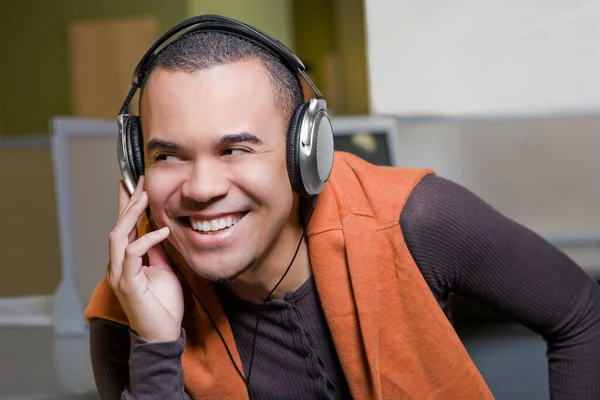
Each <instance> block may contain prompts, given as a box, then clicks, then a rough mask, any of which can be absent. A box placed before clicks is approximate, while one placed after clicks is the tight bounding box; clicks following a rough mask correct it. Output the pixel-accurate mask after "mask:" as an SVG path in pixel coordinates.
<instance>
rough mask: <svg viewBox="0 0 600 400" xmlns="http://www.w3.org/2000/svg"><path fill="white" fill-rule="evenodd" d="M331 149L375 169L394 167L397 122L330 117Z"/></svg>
mask: <svg viewBox="0 0 600 400" xmlns="http://www.w3.org/2000/svg"><path fill="white" fill-rule="evenodd" d="M331 125H332V128H333V134H334V138H333V141H334V147H335V150H337V151H345V152H348V153H352V154H354V155H356V156H358V157H360V158H362V159H364V160H366V161H368V162H370V163H373V164H376V165H388V166H397V165H398V162H399V160H398V150H397V122H396V120H395V119H394V118H391V117H380V116H336V117H331Z"/></svg>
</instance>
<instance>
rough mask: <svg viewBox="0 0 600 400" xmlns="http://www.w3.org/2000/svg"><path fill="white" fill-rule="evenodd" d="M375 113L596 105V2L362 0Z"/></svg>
mask: <svg viewBox="0 0 600 400" xmlns="http://www.w3.org/2000/svg"><path fill="white" fill-rule="evenodd" d="M365 5H366V15H367V22H368V34H367V36H368V49H369V65H370V67H369V68H370V71H371V74H370V88H371V100H372V105H373V108H372V110H373V111H374V112H376V113H386V114H387V113H389V114H402V115H410V114H446V115H474V114H479V115H489V114H516V113H518V114H521V113H545V114H552V113H556V112H561V113H566V112H569V113H570V112H574V111H575V112H576V111H580V110H597V109H599V108H600V85H597V84H594V82H596V81H597V76H598V70H599V69H600V52H599V51H598V37H599V36H600V3H599V2H598V1H595V0H580V1H545V0H529V1H519V0H507V1H502V2H501V1H477V0H457V1H452V2H448V1H444V0H437V1H388V0H365Z"/></svg>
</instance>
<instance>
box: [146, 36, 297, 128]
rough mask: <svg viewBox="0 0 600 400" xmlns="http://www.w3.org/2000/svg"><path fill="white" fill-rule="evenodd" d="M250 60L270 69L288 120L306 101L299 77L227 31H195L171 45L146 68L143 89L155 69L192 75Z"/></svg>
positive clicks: (246, 41)
mask: <svg viewBox="0 0 600 400" xmlns="http://www.w3.org/2000/svg"><path fill="white" fill-rule="evenodd" d="M250 59H258V60H260V61H261V62H262V63H263V65H264V66H265V68H266V69H267V71H268V73H269V77H270V81H271V87H272V89H273V94H274V101H275V105H276V106H277V107H279V109H280V110H281V111H282V113H283V116H284V118H286V119H288V120H289V119H290V118H291V116H292V113H293V112H294V111H295V110H296V108H297V107H298V106H300V105H301V104H302V103H303V102H304V97H303V93H302V86H301V85H300V80H299V77H298V75H297V74H295V73H292V71H291V70H290V69H289V68H288V67H287V66H286V65H284V64H283V62H282V61H280V59H279V58H278V57H277V56H275V55H273V54H272V53H271V52H269V51H267V50H265V49H263V48H262V47H260V46H258V45H256V44H254V43H253V42H251V41H249V40H245V39H243V38H241V37H239V36H236V35H232V34H228V33H225V32H193V33H189V34H184V35H182V36H180V37H179V38H177V39H176V40H174V41H173V42H171V43H170V44H168V45H167V46H166V47H165V48H164V49H162V50H161V52H160V53H159V54H158V55H157V56H156V58H155V59H154V60H153V61H152V62H151V63H150V65H148V66H147V67H146V68H145V70H144V75H143V77H142V84H141V90H142V91H143V90H144V87H145V86H146V83H147V81H148V79H149V78H150V76H151V75H152V71H154V70H155V69H156V68H164V69H166V70H169V71H185V72H190V73H191V72H195V71H198V70H203V69H208V68H211V67H214V66H218V65H225V64H231V63H235V62H238V61H242V60H250ZM140 99H141V96H140Z"/></svg>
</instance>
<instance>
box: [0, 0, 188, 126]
mask: <svg viewBox="0 0 600 400" xmlns="http://www.w3.org/2000/svg"><path fill="white" fill-rule="evenodd" d="M10 7H11V12H10V13H9V12H3V13H0V15H1V16H0V38H2V39H0V40H2V50H3V54H5V55H7V54H8V55H10V57H4V59H3V60H2V71H1V72H2V75H1V76H2V87H1V89H2V90H1V91H0V114H1V115H2V117H1V122H2V125H0V129H1V131H0V132H1V133H3V134H5V135H6V134H28V133H32V132H48V124H49V118H50V117H51V116H53V115H68V114H70V112H71V99H70V93H71V90H70V76H69V54H68V43H67V26H68V24H69V23H70V22H71V21H74V20H78V19H86V18H108V17H118V16H136V15H156V16H157V17H158V18H159V29H160V31H161V32H162V31H164V30H166V29H168V28H169V27H170V26H171V25H174V24H176V23H177V22H179V21H180V20H181V19H183V18H184V17H185V16H186V4H185V0H170V1H164V0H127V1H120V0H91V1H70V0H53V1H43V0H34V1H28V2H12V3H11V6H10ZM124 95H125V94H124ZM117 107H118V106H117Z"/></svg>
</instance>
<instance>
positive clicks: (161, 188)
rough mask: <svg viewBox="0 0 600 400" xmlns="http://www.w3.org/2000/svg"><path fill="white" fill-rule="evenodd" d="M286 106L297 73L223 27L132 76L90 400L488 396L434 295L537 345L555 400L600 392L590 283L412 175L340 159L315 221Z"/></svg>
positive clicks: (96, 321)
mask: <svg viewBox="0 0 600 400" xmlns="http://www.w3.org/2000/svg"><path fill="white" fill-rule="evenodd" d="M302 102H303V94H302V91H301V89H300V83H299V81H298V77H297V74H295V73H294V72H293V71H290V70H289V69H288V68H287V67H286V66H284V64H283V63H282V62H281V61H280V60H279V59H278V58H277V57H275V56H274V55H273V54H271V53H269V51H266V50H265V49H263V48H260V47H258V46H256V45H254V44H253V43H251V42H249V41H247V40H244V39H243V38H240V37H238V36H232V35H228V34H225V33H215V32H211V33H207V32H197V33H190V34H187V35H183V36H181V37H180V38H179V39H177V40H176V41H175V42H173V43H172V44H170V45H168V46H167V47H166V48H164V49H163V50H162V51H161V52H160V54H159V55H158V56H157V58H156V59H155V60H154V61H153V62H152V64H151V66H150V67H149V68H148V69H147V71H146V73H145V79H144V82H143V83H142V93H141V96H140V118H141V126H142V131H143V142H144V160H145V169H144V176H143V177H141V178H140V179H139V181H138V183H137V187H136V190H135V191H134V192H133V194H132V195H131V197H130V196H129V194H128V192H127V191H126V189H125V187H124V186H123V185H121V191H120V214H119V219H118V221H117V223H116V225H115V228H114V229H113V231H112V232H111V234H110V266H109V269H108V271H107V277H106V280H104V281H103V282H101V283H100V285H99V286H98V288H97V289H96V291H95V293H94V295H93V297H92V300H91V302H90V305H89V306H88V309H87V310H86V317H87V318H88V320H89V321H90V326H91V338H90V340H91V351H92V360H93V367H94V374H95V377H96V382H97V386H98V389H99V392H100V394H101V396H102V397H103V398H106V399H113V398H121V396H123V397H122V398H125V399H151V398H152V399H154V398H156V399H182V398H194V399H195V398H218V399H221V398H234V399H238V398H253V399H306V398H331V399H336V398H337V399H345V398H356V399H372V398H394V399H488V398H491V397H492V396H491V393H490V392H489V390H488V388H487V386H486V385H485V382H483V379H482V378H481V376H480V375H479V373H478V372H477V370H476V369H475V367H474V365H473V364H472V362H471V360H470V359H469V357H468V355H467V353H466V351H465V349H464V348H463V347H462V345H461V343H460V341H459V339H458V337H457V336H456V334H455V333H454V331H453V329H452V326H451V324H450V323H449V322H448V320H447V319H446V317H445V315H444V313H443V311H442V308H443V307H444V305H445V302H446V300H447V299H448V296H449V295H450V294H457V295H461V296H464V297H468V298H471V299H474V300H476V301H479V302H481V303H482V304H485V305H487V306H489V307H491V308H493V309H495V310H497V311H499V312H501V313H503V314H504V315H506V316H508V317H510V318H512V319H514V320H515V321H517V322H520V323H522V324H523V325H525V326H527V327H529V328H530V329H532V330H534V331H536V332H538V333H539V334H541V335H543V337H544V338H545V339H546V340H547V342H548V359H549V371H550V386H551V387H550V390H551V394H552V398H553V399H578V400H582V399H597V398H600V380H598V371H600V289H599V287H598V286H597V285H596V284H595V282H593V280H592V279H590V278H589V277H588V276H587V275H586V274H585V273H584V272H583V271H582V270H581V269H580V268H579V267H578V266H577V265H575V264H574V263H573V262H572V261H571V260H570V259H568V258H567V257H566V256H565V255H564V254H562V253H561V252H559V251H558V250H557V249H555V248H554V247H552V246H551V245H549V244H548V243H546V242H545V241H544V240H543V239H541V238H540V237H539V236H537V235H536V234H534V233H533V232H531V231H529V230H527V229H526V228H524V227H523V226H520V225H518V224H516V223H515V222H513V221H511V220H509V219H507V218H506V217H504V216H502V215H500V214H499V213H498V212H496V211H495V210H493V209H492V208H491V207H490V206H488V205H487V204H485V203H484V202H483V201H482V200H480V199H479V198H477V197H476V196H475V195H474V194H472V193H470V192H469V191H467V190H466V189H464V188H462V187H460V186H459V185H457V184H455V183H452V182H450V181H448V180H445V179H443V178H440V177H437V176H435V175H434V174H433V173H432V172H431V171H428V170H412V169H403V168H383V167H377V166H373V165H369V164H367V163H365V162H363V161H362V160H360V159H358V158H356V157H353V156H351V155H348V154H342V153H338V154H336V156H335V164H334V167H333V172H332V174H331V177H330V179H329V182H328V183H327V186H326V188H325V190H324V191H323V192H322V193H321V194H319V196H318V201H317V203H316V208H315V209H314V210H313V209H312V205H311V204H305V203H307V202H306V201H305V200H304V199H303V198H301V197H299V196H298V195H297V194H296V193H294V191H293V190H292V187H291V185H290V178H289V176H288V169H287V164H286V145H287V144H286V133H287V129H288V125H289V124H290V119H291V118H292V113H293V111H294V110H295V109H296V108H297V107H298V106H299V105H300V104H302ZM308 203H310V202H308ZM146 209H149V214H148V215H149V218H146V216H144V210H146ZM140 219H141V223H140V226H139V236H138V229H137V228H136V227H137V226H138V222H139V221H140ZM307 222H308V223H307ZM305 223H307V225H306V226H305ZM138 237H139V238H138ZM290 260H292V262H291V263H290Z"/></svg>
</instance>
